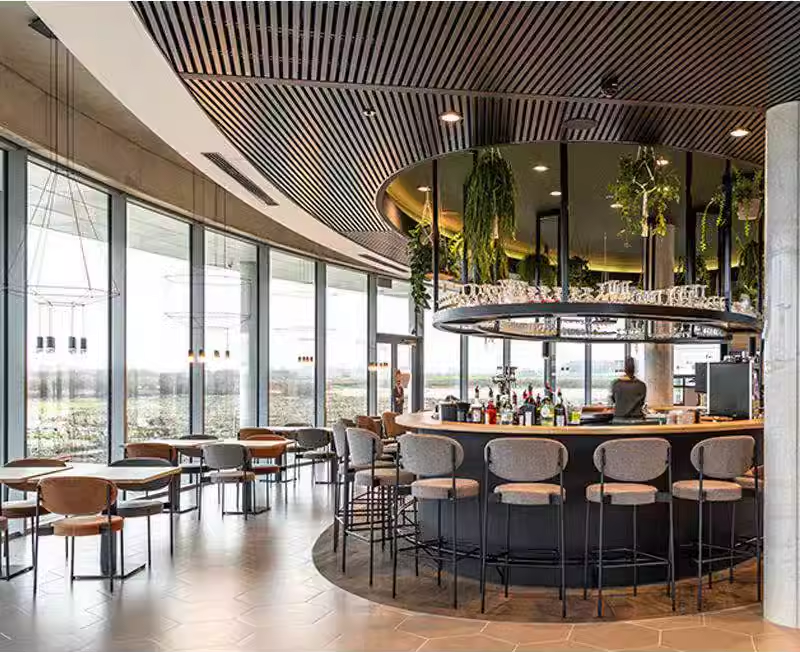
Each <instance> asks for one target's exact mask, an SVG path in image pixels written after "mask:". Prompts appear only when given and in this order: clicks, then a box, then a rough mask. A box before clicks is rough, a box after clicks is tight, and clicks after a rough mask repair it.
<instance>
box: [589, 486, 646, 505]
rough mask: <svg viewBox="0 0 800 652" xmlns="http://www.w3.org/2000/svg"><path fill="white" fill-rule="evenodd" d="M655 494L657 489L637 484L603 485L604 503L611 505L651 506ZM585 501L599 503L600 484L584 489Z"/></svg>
mask: <svg viewBox="0 0 800 652" xmlns="http://www.w3.org/2000/svg"><path fill="white" fill-rule="evenodd" d="M657 493H658V489H656V488H655V487H654V486H653V485H649V484H639V483H637V482H606V483H605V484H604V485H603V494H604V495H605V496H607V498H606V502H607V503H609V504H611V505H652V504H653V503H655V502H656V494H657ZM586 500H588V501H589V502H591V503H599V502H600V483H597V484H590V485H589V486H588V487H586Z"/></svg>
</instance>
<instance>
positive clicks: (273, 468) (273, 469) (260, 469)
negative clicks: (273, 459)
mask: <svg viewBox="0 0 800 652" xmlns="http://www.w3.org/2000/svg"><path fill="white" fill-rule="evenodd" d="M250 468H251V469H252V471H253V473H255V474H256V475H267V474H270V473H280V472H281V467H280V466H278V465H277V464H253V465H252V466H251V467H250Z"/></svg>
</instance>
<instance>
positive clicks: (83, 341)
mask: <svg viewBox="0 0 800 652" xmlns="http://www.w3.org/2000/svg"><path fill="white" fill-rule="evenodd" d="M88 351H89V342H88V341H87V339H86V338H85V337H82V338H81V355H86V353H87V352H88Z"/></svg>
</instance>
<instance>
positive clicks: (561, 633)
mask: <svg viewBox="0 0 800 652" xmlns="http://www.w3.org/2000/svg"><path fill="white" fill-rule="evenodd" d="M571 631H572V625H567V624H564V625H556V624H551V623H506V622H492V623H489V624H488V625H487V626H486V628H485V629H484V630H483V634H486V636H491V637H493V638H499V639H501V640H503V641H508V642H509V643H514V644H521V643H543V642H546V641H562V640H565V639H566V638H567V637H568V636H569V634H570V632H571Z"/></svg>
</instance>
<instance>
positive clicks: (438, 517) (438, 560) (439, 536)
mask: <svg viewBox="0 0 800 652" xmlns="http://www.w3.org/2000/svg"><path fill="white" fill-rule="evenodd" d="M436 585H437V586H441V585H442V501H441V500H437V501H436Z"/></svg>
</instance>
